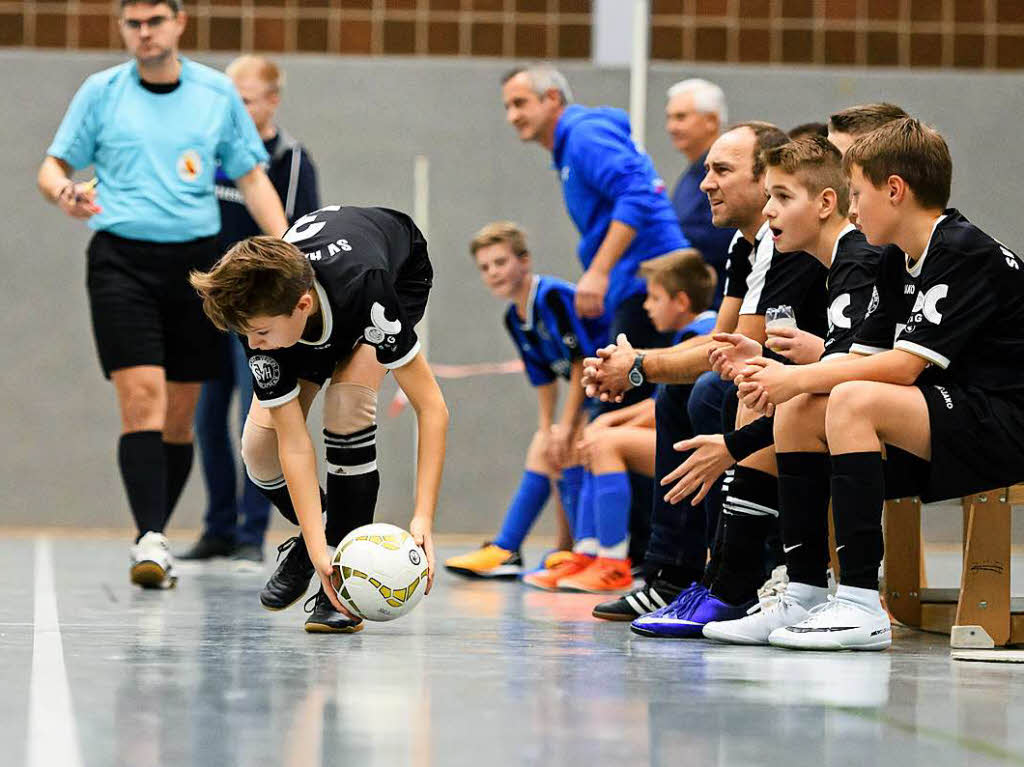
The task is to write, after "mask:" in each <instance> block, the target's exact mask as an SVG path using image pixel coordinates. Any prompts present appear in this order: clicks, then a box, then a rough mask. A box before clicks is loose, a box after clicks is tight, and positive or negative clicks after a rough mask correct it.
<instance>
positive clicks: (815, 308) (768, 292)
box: [740, 224, 828, 356]
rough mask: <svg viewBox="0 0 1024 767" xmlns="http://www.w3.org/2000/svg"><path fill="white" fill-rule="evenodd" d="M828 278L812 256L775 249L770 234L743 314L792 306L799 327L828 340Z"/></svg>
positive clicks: (758, 259)
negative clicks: (826, 281)
mask: <svg viewBox="0 0 1024 767" xmlns="http://www.w3.org/2000/svg"><path fill="white" fill-rule="evenodd" d="M766 226H767V224H766ZM827 275H828V269H826V268H825V266H824V264H822V263H821V261H819V260H818V259H816V258H815V257H814V256H812V255H811V254H810V253H805V252H804V251H802V250H801V251H796V252H793V253H782V252H780V251H778V250H776V249H775V247H774V245H773V244H772V240H771V236H770V234H766V235H765V237H764V239H763V240H762V241H761V244H760V246H759V247H758V249H757V257H756V259H755V260H754V267H753V270H752V271H751V273H750V277H749V278H748V279H747V285H748V290H747V295H746V296H744V297H743V305H742V306H741V307H740V314H757V315H762V316H763V315H764V314H765V312H767V311H768V310H769V309H772V308H775V307H778V306H790V307H792V309H793V312H794V313H795V314H796V324H797V327H798V328H800V329H801V330H806V331H807V332H808V333H814V335H816V336H818V337H819V338H824V337H825V332H826V329H827V323H826V320H825V309H826V306H825V278H826V276H827ZM769 356H771V355H770V354H769Z"/></svg>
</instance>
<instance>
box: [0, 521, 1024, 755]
mask: <svg viewBox="0 0 1024 767" xmlns="http://www.w3.org/2000/svg"><path fill="white" fill-rule="evenodd" d="M176 542H177V543H184V540H183V539H182V540H180V541H176ZM461 548H465V547H464V546H462V547H461ZM457 550H459V549H458V548H454V547H452V546H451V545H448V546H444V547H442V549H441V551H439V555H440V558H443V556H446V555H449V554H451V553H455V552H456V551H457ZM527 553H528V555H529V561H531V562H532V561H533V560H534V559H536V558H537V556H539V554H540V550H539V549H537V550H528V552H527ZM947 559H949V557H947ZM931 564H932V563H931V562H930V566H931ZM1022 564H1024V563H1022ZM939 565H940V568H941V567H945V569H946V571H947V572H946V573H943V575H944V577H945V576H949V577H951V578H953V579H954V582H955V568H956V563H955V562H952V561H947V562H945V563H943V562H941V561H940V562H939ZM270 567H271V564H270V563H269V562H268V564H267V566H266V568H265V572H264V571H258V572H251V571H250V572H242V571H238V570H236V569H234V568H233V566H232V565H231V564H230V563H228V562H214V563H210V564H207V565H202V566H190V567H184V566H182V567H180V569H179V575H180V581H179V584H178V588H177V589H174V590H172V591H167V592H142V591H140V590H138V589H136V588H134V587H132V586H130V584H129V583H128V577H127V569H128V566H127V543H126V542H124V541H120V540H113V539H97V538H81V539H75V538H60V537H50V538H37V537H35V536H31V535H19V536H11V535H8V536H3V535H0V593H2V594H3V598H2V599H0V690H2V691H3V694H2V695H0V736H2V739H3V743H4V744H5V745H4V750H3V753H0V764H2V765H5V766H6V765H22V764H27V765H30V766H31V767H35V766H36V765H44V764H46V765H57V764H59V765H61V767H78V766H79V765H85V766H88V767H101V766H102V767H108V766H111V765H118V766H120V765H124V766H125V767H128V766H131V767H151V766H156V765H160V766H162V767H163V766H170V765H195V766H197V767H200V766H203V767H205V766H206V765H210V766H211V767H213V766H216V767H225V766H227V765H245V766H246V767H256V766H257V765H275V766H279V765H285V766H288V767H292V766H299V765H360V767H369V766H370V765H374V766H375V765H381V766H387V767H391V766H396V765H416V766H417V767H420V766H423V767H425V766H427V765H437V766H438V767H442V766H443V767H447V766H448V765H453V766H455V765H473V766H474V767H475V766H476V765H487V767H497V766H498V765H597V764H601V765H604V764H609V765H611V764H614V765H623V766H625V765H644V764H653V765H737V766H745V765H786V766H787V767H798V766H799V765H816V766H820V765H875V764H898V765H901V766H906V765H917V764H925V765H929V767H938V765H971V766H972V767H974V766H976V765H1004V764H1024V664H991V663H964V662H960V661H953V660H951V659H950V657H949V650H948V639H947V638H946V637H942V636H934V635H927V634H921V633H917V632H912V631H909V630H906V629H901V628H897V629H896V630H895V631H894V646H893V649H892V650H891V651H889V652H885V653H880V654H863V655H859V654H850V653H846V654H817V653H815V654H801V653H794V652H785V651H782V650H774V649H767V648H765V649H762V648H742V647H730V646H724V645H716V644H712V643H710V642H706V641H691V642H671V641H658V640H651V639H644V638H642V637H638V636H634V635H633V634H631V633H630V632H629V629H628V626H627V625H624V624H612V623H605V622H599V621H595V620H593V619H591V618H590V615H589V611H590V608H591V606H592V605H593V604H594V603H595V602H597V601H599V599H598V598H597V597H593V596H588V595H569V594H565V595H563V594H547V593H543V592H540V591H533V590H530V589H528V588H525V587H523V586H522V585H520V584H518V583H515V582H500V583H498V582H481V581H465V580H460V579H457V578H455V577H454V576H451V575H447V574H445V573H443V572H442V573H440V574H439V577H438V581H437V583H436V586H435V591H434V593H433V594H431V596H429V597H428V598H426V599H425V600H424V601H423V602H422V603H421V604H420V606H419V607H418V608H417V609H416V611H415V612H414V613H412V614H411V615H410V616H408V617H406V618H404V619H401V620H399V621H396V622H393V623H389V624H369V625H367V627H366V629H365V630H364V631H363V632H361V633H359V634H355V635H343V636H322V635H308V634H306V633H305V632H303V630H302V622H303V619H304V614H303V612H302V609H301V607H300V606H299V605H296V606H294V607H292V608H291V609H289V610H287V611H285V612H282V613H277V614H274V613H269V612H266V611H264V610H262V609H261V608H260V606H259V603H258V601H257V597H256V595H257V593H258V590H259V588H260V587H261V585H262V583H263V581H264V579H265V577H266V572H269V568H270ZM1021 569H1022V568H1021V566H1020V565H1018V572H1020V571H1021ZM950 573H952V575H950ZM311 593H312V590H311Z"/></svg>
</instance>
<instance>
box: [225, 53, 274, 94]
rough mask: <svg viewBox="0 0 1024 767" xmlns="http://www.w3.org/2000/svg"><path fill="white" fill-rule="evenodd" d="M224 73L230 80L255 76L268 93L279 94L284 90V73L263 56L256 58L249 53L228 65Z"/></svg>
mask: <svg viewBox="0 0 1024 767" xmlns="http://www.w3.org/2000/svg"><path fill="white" fill-rule="evenodd" d="M224 73H225V74H226V75H227V76H228V77H230V78H235V77H240V76H242V75H246V74H251V75H255V76H256V77H257V78H258V79H260V80H262V81H263V82H264V83H265V84H266V86H267V90H268V91H269V92H270V93H280V92H281V89H282V88H284V72H282V71H281V68H280V67H279V66H277V64H275V63H274V62H273V61H271V60H270V59H268V58H266V57H264V56H256V55H254V54H251V53H247V54H246V55H244V56H239V57H238V58H237V59H235V60H234V61H232V62H231V63H230V64H228V66H227V68H226V69H225V70H224Z"/></svg>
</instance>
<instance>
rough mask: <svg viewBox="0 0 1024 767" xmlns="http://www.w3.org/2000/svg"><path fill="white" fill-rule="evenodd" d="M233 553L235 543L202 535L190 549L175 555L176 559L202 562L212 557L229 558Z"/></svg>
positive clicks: (226, 539)
mask: <svg viewBox="0 0 1024 767" xmlns="http://www.w3.org/2000/svg"><path fill="white" fill-rule="evenodd" d="M234 553H235V542H234V541H232V540H229V539H228V538H219V537H217V536H216V535H205V534H204V535H202V536H201V537H200V538H199V540H198V541H196V542H195V543H194V544H193V545H192V548H190V549H187V550H186V551H183V552H181V553H180V554H176V555H175V556H176V557H177V558H178V559H184V560H193V561H198V560H203V559H213V558H214V557H230V556H231V555H232V554H234Z"/></svg>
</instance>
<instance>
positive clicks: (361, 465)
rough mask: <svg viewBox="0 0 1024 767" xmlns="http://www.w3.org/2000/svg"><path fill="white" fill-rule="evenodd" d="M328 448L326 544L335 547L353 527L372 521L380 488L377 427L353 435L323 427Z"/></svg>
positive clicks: (325, 443)
mask: <svg viewBox="0 0 1024 767" xmlns="http://www.w3.org/2000/svg"><path fill="white" fill-rule="evenodd" d="M324 445H325V446H326V448H327V450H326V452H327V467H328V468H327V527H326V529H325V533H326V536H327V545H328V546H331V547H334V546H337V545H338V544H339V543H341V540H342V538H344V537H345V536H346V535H348V534H349V533H350V532H351V531H352V530H355V529H356V528H357V527H361V526H362V525H368V524H370V523H371V522H373V512H374V509H375V508H376V506H377V491H378V490H379V489H380V473H379V472H378V471H377V426H376V425H373V426H369V427H367V428H365V429H361V430H359V431H357V432H353V433H352V434H335V433H334V432H331V431H328V430H327V429H324Z"/></svg>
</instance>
